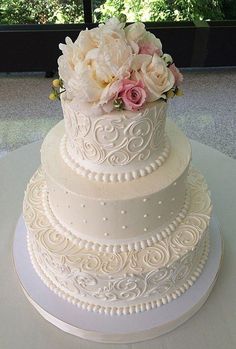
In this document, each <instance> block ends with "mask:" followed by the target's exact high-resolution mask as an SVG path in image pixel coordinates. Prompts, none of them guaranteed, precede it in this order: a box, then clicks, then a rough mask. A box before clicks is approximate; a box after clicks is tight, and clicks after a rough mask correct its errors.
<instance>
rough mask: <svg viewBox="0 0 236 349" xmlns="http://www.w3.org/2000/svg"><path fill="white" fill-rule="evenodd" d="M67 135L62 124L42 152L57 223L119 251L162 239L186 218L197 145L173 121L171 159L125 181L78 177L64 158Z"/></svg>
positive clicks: (51, 208) (52, 214) (169, 127)
mask: <svg viewBox="0 0 236 349" xmlns="http://www.w3.org/2000/svg"><path fill="white" fill-rule="evenodd" d="M63 134H64V128H63V122H61V123H59V124H58V125H57V126H56V127H55V128H53V129H52V130H51V131H50V133H49V134H48V136H47V137H46V139H45V140H44V143H43V146H42V151H41V154H42V155H41V159H42V166H43V170H44V172H45V175H46V182H47V189H48V191H49V203H48V205H47V207H48V209H47V214H48V218H49V219H50V217H52V219H50V221H51V223H53V222H54V223H53V224H54V225H55V224H59V225H60V226H62V227H63V228H64V230H65V231H69V232H71V234H72V236H74V237H75V238H77V239H78V241H81V240H83V241H86V243H89V244H90V245H96V244H97V246H98V248H100V246H101V245H106V246H109V248H111V249H112V250H113V246H114V245H116V248H115V249H116V250H117V248H118V250H119V249H123V248H125V249H127V248H128V249H132V248H136V249H140V248H143V247H144V246H145V245H146V244H152V243H154V242H156V241H157V240H161V239H162V237H163V236H164V237H165V236H166V235H168V234H170V233H171V231H172V230H173V229H175V227H176V226H177V225H178V224H179V223H180V222H181V219H182V218H184V216H185V214H186V212H187V201H186V188H185V182H186V176H187V173H188V166H189V162H190V158H191V148H190V145H189V142H188V140H187V138H186V137H185V136H184V135H183V134H182V132H181V131H180V130H178V129H177V128H176V126H174V125H173V123H171V122H168V123H167V134H168V137H169V138H170V139H171V147H172V151H171V153H170V155H169V157H168V159H167V160H166V162H165V163H164V164H163V165H162V166H161V167H160V168H159V169H158V170H157V171H154V172H153V173H151V174H150V175H148V176H146V177H143V178H139V179H138V180H134V181H132V182H124V183H102V182H95V181H89V180H87V179H86V178H83V177H82V176H79V175H77V174H76V173H75V171H73V170H72V169H71V168H70V167H68V166H67V165H66V164H65V162H64V161H63V160H62V159H61V156H60V153H59V150H58V148H59V144H60V140H61V138H62V137H63ZM45 208H46V206H45ZM50 211H52V212H50ZM81 246H84V243H83V245H81Z"/></svg>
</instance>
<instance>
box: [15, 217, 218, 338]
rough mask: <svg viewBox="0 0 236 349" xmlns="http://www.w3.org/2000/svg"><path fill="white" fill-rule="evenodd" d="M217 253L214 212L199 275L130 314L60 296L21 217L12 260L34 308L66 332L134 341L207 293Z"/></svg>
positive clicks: (168, 326) (156, 331)
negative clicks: (176, 292)
mask: <svg viewBox="0 0 236 349" xmlns="http://www.w3.org/2000/svg"><path fill="white" fill-rule="evenodd" d="M222 253H223V243H222V238H221V233H220V227H219V224H218V221H217V219H216V217H215V216H214V215H213V217H212V219H211V224H210V253H209V258H208V261H207V262H206V265H205V267H204V269H203V272H202V274H201V275H200V277H199V278H198V280H197V281H196V283H195V284H194V285H193V286H192V287H190V288H189V290H188V291H186V292H185V293H184V294H183V295H181V297H179V298H177V299H176V300H174V301H172V302H170V303H168V304H165V305H162V306H161V307H159V308H156V309H152V310H149V311H145V312H142V313H137V314H132V315H125V316H124V315H121V316H117V315H115V316H110V315H104V314H98V313H94V312H89V311H86V310H82V309H80V308H78V307H76V306H75V305H73V304H70V303H68V302H67V301H66V300H63V299H62V298H59V297H58V296H57V295H56V294H55V293H53V292H52V291H51V290H50V289H49V288H48V287H47V286H46V285H44V283H43V282H42V281H41V279H40V278H39V276H38V275H37V274H36V272H35V270H34V269H33V266H32V264H31V261H30V256H29V254H28V250H27V242H26V227H25V224H24V221H23V218H22V216H21V217H20V219H19V221H18V224H17V227H16V231H15V238H14V245H13V256H14V263H15V268H16V272H17V274H18V277H19V280H20V283H21V286H22V288H23V290H24V293H25V295H26V297H27V298H28V300H29V301H30V302H31V304H32V305H33V306H34V307H35V308H36V309H37V310H38V312H39V313H40V314H41V315H42V316H43V317H44V318H45V319H46V320H48V321H49V322H51V323H52V324H54V325H55V326H57V327H59V328H60V329H61V330H63V331H65V332H68V333H71V334H73V335H76V336H78V337H81V338H84V339H88V340H92V341H96V342H102V343H134V342H139V341H144V340H147V339H152V338H155V337H157V336H160V335H162V334H164V333H167V332H169V331H171V330H173V329H174V328H176V327H177V326H179V325H181V324H182V323H183V322H185V321H186V320H188V319H189V318H190V317H191V316H192V315H193V314H194V313H196V312H197V311H198V310H199V309H200V307H201V306H202V305H203V304H204V302H205V301H206V299H207V297H208V296H209V293H210V292H211V290H212V288H213V286H214V284H215V281H216V279H217V276H218V271H219V268H220V265H221V259H222Z"/></svg>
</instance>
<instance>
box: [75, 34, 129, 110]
mask: <svg viewBox="0 0 236 349" xmlns="http://www.w3.org/2000/svg"><path fill="white" fill-rule="evenodd" d="M131 62H132V50H131V48H130V47H129V46H128V45H127V44H126V42H125V41H124V40H122V39H117V38H115V39H114V38H113V36H109V35H108V34H107V35H105V36H104V37H103V38H102V40H101V42H100V46H99V47H98V48H94V49H92V50H90V51H89V52H88V53H87V55H86V57H85V59H84V60H83V61H80V62H79V63H78V64H77V65H76V66H75V68H74V73H73V76H71V77H70V79H69V81H68V87H69V90H70V91H71V93H72V94H73V97H77V98H78V99H80V100H81V102H86V103H93V104H98V105H100V106H102V105H106V104H107V103H108V102H109V101H110V100H111V99H112V98H114V97H115V96H116V94H117V91H118V86H119V84H120V81H121V80H122V79H124V78H128V77H129V76H130V65H131ZM104 107H105V106H104Z"/></svg>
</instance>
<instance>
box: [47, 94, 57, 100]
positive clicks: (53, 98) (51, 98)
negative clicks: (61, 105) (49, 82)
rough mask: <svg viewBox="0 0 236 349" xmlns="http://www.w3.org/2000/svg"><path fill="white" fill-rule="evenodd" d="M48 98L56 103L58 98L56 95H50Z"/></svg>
mask: <svg viewBox="0 0 236 349" xmlns="http://www.w3.org/2000/svg"><path fill="white" fill-rule="evenodd" d="M48 98H49V99H50V100H51V101H55V100H56V99H57V96H56V95H55V93H53V92H52V93H50V95H49V96H48Z"/></svg>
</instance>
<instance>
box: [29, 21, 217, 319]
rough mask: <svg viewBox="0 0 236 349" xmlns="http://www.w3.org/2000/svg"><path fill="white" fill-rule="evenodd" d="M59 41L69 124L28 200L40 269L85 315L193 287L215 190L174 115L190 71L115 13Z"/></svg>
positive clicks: (59, 131) (142, 306) (56, 131)
mask: <svg viewBox="0 0 236 349" xmlns="http://www.w3.org/2000/svg"><path fill="white" fill-rule="evenodd" d="M60 47H61V49H62V52H63V55H62V56H61V57H60V58H59V74H60V77H61V79H60V80H58V81H56V82H55V83H54V85H55V86H58V87H59V88H60V90H59V91H57V90H56V89H55V90H54V96H55V95H59V94H60V96H61V103H62V108H63V114H64V121H61V122H60V123H58V124H57V125H56V126H55V127H54V128H53V129H52V130H51V131H50V132H49V133H48V135H47V136H46V138H45V140H44V142H43V145H42V149H41V162H42V166H41V168H40V169H39V170H38V171H37V172H36V173H35V174H34V176H33V177H32V179H31V181H30V183H29V185H28V187H27V190H26V194H25V199H24V218H25V222H26V225H27V230H28V250H29V253H30V256H31V261H32V264H33V266H34V268H35V270H36V272H37V273H38V275H39V276H40V278H41V279H42V280H43V282H44V283H45V284H46V285H47V286H48V287H49V288H50V289H51V290H52V291H54V292H55V293H56V294H58V295H59V296H60V297H63V298H65V299H66V300H67V301H69V302H71V303H73V304H75V305H78V306H80V307H82V308H84V309H86V310H93V311H95V312H99V313H105V314H109V315H113V314H118V315H120V314H131V313H134V312H140V311H145V310H150V309H152V308H155V307H158V306H160V305H162V304H165V303H168V302H170V301H171V300H174V299H176V298H177V297H178V296H181V294H182V293H184V292H185V291H186V290H187V289H188V288H189V287H190V286H191V285H192V284H193V283H194V281H195V280H196V279H197V278H198V276H199V275H200V273H201V271H202V269H203V267H204V263H205V262H206V260H207V256H208V250H209V246H208V245H209V242H208V226H209V220H210V216H211V200H210V196H209V192H208V189H207V185H206V183H205V180H204V178H203V176H202V175H201V174H200V173H199V172H198V171H197V170H195V169H193V168H191V167H190V161H191V147H190V144H189V141H188V139H187V138H186V137H185V136H184V135H183V133H182V132H181V131H180V130H179V129H178V128H177V127H176V126H175V125H174V123H173V122H171V121H168V120H167V121H166V108H167V99H168V98H169V97H171V96H174V95H175V94H177V95H178V94H180V90H179V84H180V82H181V81H182V75H181V73H180V72H179V70H178V69H177V68H176V67H175V65H174V63H173V61H172V58H171V57H170V56H169V55H168V54H163V52H162V45H161V42H160V40H159V39H157V38H155V36H154V35H153V34H151V33H149V32H147V31H146V30H145V27H144V25H143V24H141V23H136V24H132V25H129V26H127V27H125V24H124V23H121V22H119V21H118V20H117V19H111V20H109V21H108V22H107V23H106V24H105V25H100V26H99V27H98V28H95V29H92V30H86V31H82V32H81V33H80V35H79V37H78V39H77V40H76V41H75V42H74V43H73V42H72V41H71V40H70V39H68V38H67V39H66V45H61V46H60Z"/></svg>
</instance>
